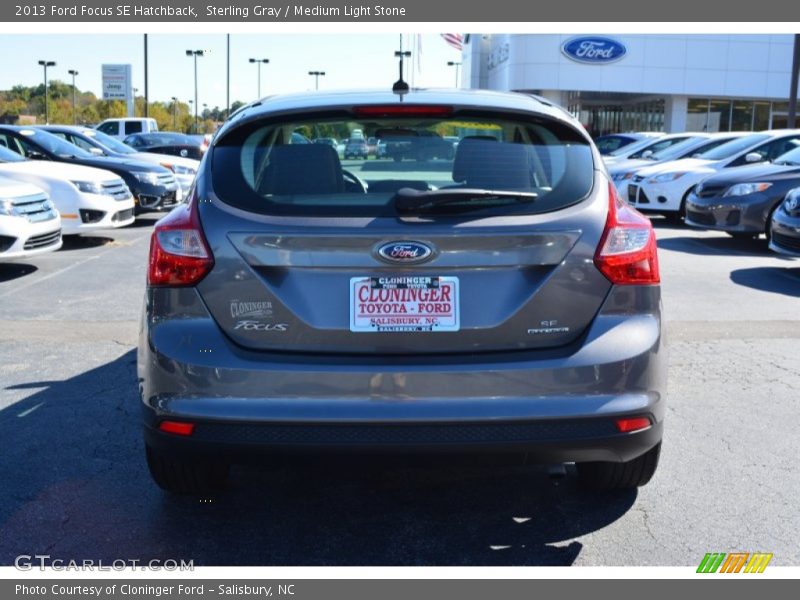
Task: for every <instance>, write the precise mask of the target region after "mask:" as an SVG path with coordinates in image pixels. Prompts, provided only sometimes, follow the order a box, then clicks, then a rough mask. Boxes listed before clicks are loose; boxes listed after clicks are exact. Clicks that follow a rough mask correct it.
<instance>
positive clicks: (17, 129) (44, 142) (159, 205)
mask: <svg viewBox="0 0 800 600" xmlns="http://www.w3.org/2000/svg"><path fill="white" fill-rule="evenodd" d="M0 136H2V140H3V142H4V143H5V145H6V146H7V147H8V149H9V150H13V151H14V152H16V153H17V154H21V155H22V156H25V157H26V158H31V159H34V160H52V161H56V162H65V163H72V164H76V165H84V166H87V167H96V168H98V169H105V170H106V171H111V172H112V173H115V174H117V175H119V176H120V177H121V178H122V179H123V180H124V181H125V183H126V184H127V186H128V187H129V188H130V190H131V192H132V193H133V197H134V199H135V200H136V208H135V212H137V213H139V212H144V211H150V210H162V209H166V208H172V207H173V206H174V205H175V204H176V203H177V201H178V189H179V188H178V182H177V180H176V179H175V175H173V174H172V171H170V170H169V169H165V168H164V167H161V166H158V165H154V164H150V163H145V162H140V161H135V160H127V159H122V158H112V157H109V156H95V155H94V154H91V153H89V152H87V151H86V150H84V149H82V148H79V147H78V146H76V145H74V144H70V143H69V142H67V141H66V140H64V139H62V138H60V137H58V136H56V135H54V134H52V133H50V132H48V131H44V130H43V129H39V128H36V127H21V126H16V125H0Z"/></svg>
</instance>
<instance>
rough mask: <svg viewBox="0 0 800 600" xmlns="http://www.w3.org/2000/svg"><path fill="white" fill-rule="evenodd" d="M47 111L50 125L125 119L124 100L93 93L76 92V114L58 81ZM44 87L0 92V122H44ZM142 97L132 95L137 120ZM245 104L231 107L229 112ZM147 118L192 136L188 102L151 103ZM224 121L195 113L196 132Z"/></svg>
mask: <svg viewBox="0 0 800 600" xmlns="http://www.w3.org/2000/svg"><path fill="white" fill-rule="evenodd" d="M48 88H49V89H48V92H49V93H48V99H47V100H48V107H47V108H48V112H49V117H50V118H49V120H50V123H52V124H71V123H77V124H78V125H88V126H92V125H96V124H97V123H99V122H100V121H102V120H104V119H111V118H119V117H127V116H128V109H127V106H126V104H125V102H124V101H123V100H101V99H99V98H97V96H95V95H94V94H93V93H92V92H85V91H81V90H79V89H76V90H75V111H74V114H73V108H72V85H71V84H68V83H64V82H62V81H59V80H57V79H54V80H52V81H50V82H48ZM44 102H45V95H44V84H43V83H41V84H39V85H35V86H30V87H29V86H23V85H15V86H14V87H12V88H11V89H10V90H0V122H3V123H20V124H33V123H44V122H45V104H44ZM144 105H145V103H144V97H143V96H135V98H134V106H135V113H136V116H137V117H143V116H144ZM243 105H244V102H239V101H236V102H234V103H233V104H231V112H233V111H235V110H237V109H238V108H239V107H241V106H243ZM148 109H149V110H148V116H149V117H152V118H154V119H155V120H156V122H158V128H159V129H160V130H162V131H180V132H184V133H194V131H195V128H194V107H193V106H191V105H190V104H189V103H188V102H181V101H180V100H179V101H177V102H172V101H170V102H150V103H149V106H148ZM226 118H227V111H226V110H225V109H224V108H219V107H218V106H215V107H213V108H209V107H207V106H204V107H202V110H198V122H197V133H213V132H214V131H215V130H216V128H217V125H218V124H219V123H220V122H222V121H224V120H225V119H226Z"/></svg>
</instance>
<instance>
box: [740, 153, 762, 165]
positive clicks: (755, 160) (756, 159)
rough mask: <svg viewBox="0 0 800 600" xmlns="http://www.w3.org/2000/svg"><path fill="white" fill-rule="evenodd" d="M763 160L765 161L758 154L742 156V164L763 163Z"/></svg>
mask: <svg viewBox="0 0 800 600" xmlns="http://www.w3.org/2000/svg"><path fill="white" fill-rule="evenodd" d="M764 160H765V159H764V157H763V156H761V155H760V154H759V153H758V152H748V153H747V154H745V156H744V162H747V163H758V162H764Z"/></svg>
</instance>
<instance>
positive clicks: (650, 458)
mask: <svg viewBox="0 0 800 600" xmlns="http://www.w3.org/2000/svg"><path fill="white" fill-rule="evenodd" d="M660 454H661V442H659V443H658V444H657V445H656V446H654V447H653V448H651V449H650V450H648V451H647V452H645V453H644V454H642V455H641V456H639V457H637V458H634V459H633V460H629V461H628V462H622V463H615V462H587V463H578V464H577V465H575V466H576V467H577V469H578V474H579V475H580V477H581V483H583V485H585V486H586V487H588V488H590V489H594V490H620V489H630V488H637V487H641V486H643V485H646V484H647V483H648V482H649V481H650V479H652V477H653V475H654V474H655V472H656V468H657V467H658V458H659V456H660Z"/></svg>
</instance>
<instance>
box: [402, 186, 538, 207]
mask: <svg viewBox="0 0 800 600" xmlns="http://www.w3.org/2000/svg"><path fill="white" fill-rule="evenodd" d="M538 197H539V194H536V193H535V192H512V191H508V190H484V189H480V188H454V189H449V190H428V191H420V190H415V189H413V188H400V189H399V190H397V193H396V194H395V195H394V197H393V198H392V200H394V207H395V209H396V210H397V212H414V211H417V210H424V209H427V208H432V207H435V206H441V205H444V204H457V203H459V202H461V203H468V202H470V201H471V200H506V199H507V200H511V201H514V202H533V201H535V200H536V199H537V198H538ZM476 206H478V207H480V208H483V207H484V206H485V205H476Z"/></svg>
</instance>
